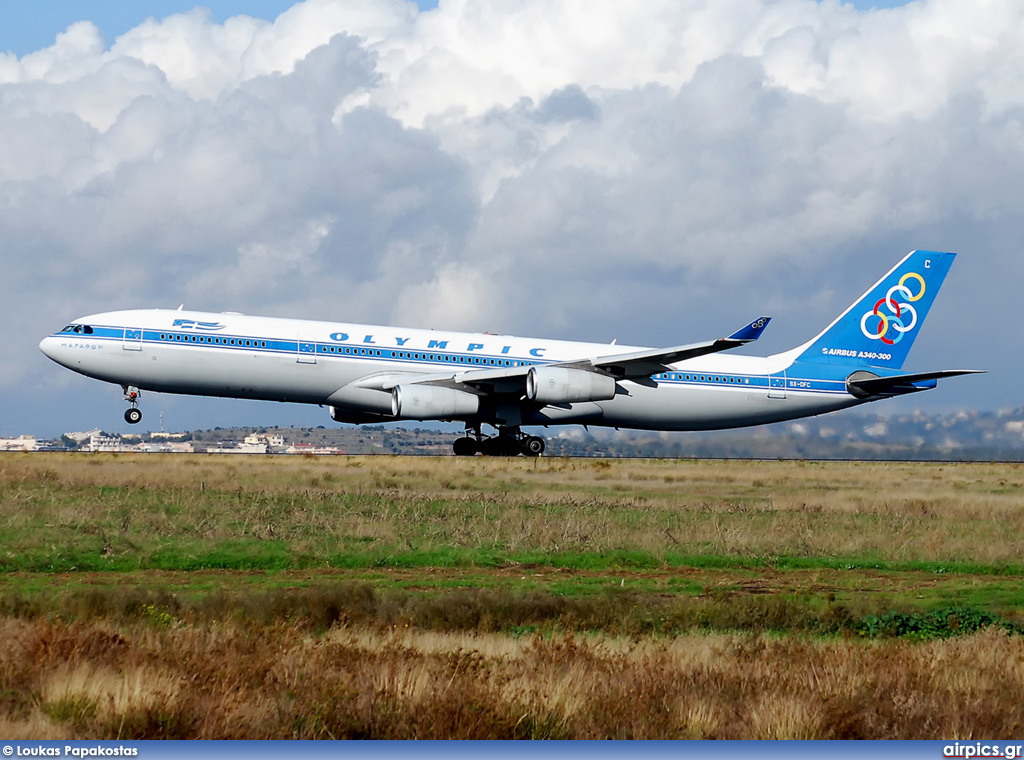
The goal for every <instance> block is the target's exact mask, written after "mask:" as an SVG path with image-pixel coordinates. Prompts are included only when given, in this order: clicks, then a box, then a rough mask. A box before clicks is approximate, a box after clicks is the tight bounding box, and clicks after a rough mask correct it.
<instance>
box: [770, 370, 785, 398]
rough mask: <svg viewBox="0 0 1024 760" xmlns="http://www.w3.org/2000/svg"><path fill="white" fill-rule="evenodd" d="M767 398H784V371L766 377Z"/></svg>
mask: <svg viewBox="0 0 1024 760" xmlns="http://www.w3.org/2000/svg"><path fill="white" fill-rule="evenodd" d="M768 398H786V370H782V371H781V372H776V373H775V374H774V375H769V376H768Z"/></svg>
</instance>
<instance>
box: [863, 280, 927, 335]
mask: <svg viewBox="0 0 1024 760" xmlns="http://www.w3.org/2000/svg"><path fill="white" fill-rule="evenodd" d="M908 280H917V284H918V285H919V286H920V287H921V289H920V290H919V291H918V292H917V294H916V295H915V294H914V293H913V292H912V291H911V289H910V288H909V287H907V281H908ZM896 293H899V295H900V296H902V297H903V298H905V299H906V301H903V302H897V301H895V300H894V299H893V295H895V294H896ZM923 295H924V277H922V276H921V275H919V274H918V273H917V272H907V273H906V274H905V275H903V276H902V277H901V278H900V282H899V284H898V285H893V286H892V287H891V288H889V292H888V293H886V294H885V298H882V299H880V300H879V301H878V303H876V304H875V308H874V309H872V310H871V311H867V312H865V313H864V316H863V317H861V318H860V331H861V332H862V333H864V337H865V338H870V339H871V340H880V341H882V342H883V343H885V344H886V345H889V346H894V345H896V344H897V343H899V342H900V341H901V340H903V336H904V334H906V333H908V332H910V331H911V330H913V329H914V327H915V325H917V310H916V309H915V308H914V307H913V306H911V305H910V304H911V303H913V302H914V301H919V300H920V299H921V296H923ZM883 304H885V308H886V309H887V310H888V314H886V313H885V312H883V311H880V309H881V307H882V305H883ZM872 318H877V319H878V322H877V323H876V324H875V325H874V328H875V329H874V332H872V331H871V330H870V329H868V320H870V319H872ZM905 319H909V320H910V324H907V323H906V321H904V320H905ZM890 329H892V330H895V331H896V337H894V338H889V337H887V335H888V333H889V330H890Z"/></svg>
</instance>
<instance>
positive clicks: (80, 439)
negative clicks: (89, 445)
mask: <svg viewBox="0 0 1024 760" xmlns="http://www.w3.org/2000/svg"><path fill="white" fill-rule="evenodd" d="M102 433H103V431H102V430H99V429H97V430H90V431H89V432H88V433H65V434H64V437H65V438H67V439H69V440H72V441H74V442H75V443H77V444H78V445H79V446H81V445H82V444H83V443H85V442H86V441H88V440H89V439H90V438H92V437H93V436H94V435H101V434H102Z"/></svg>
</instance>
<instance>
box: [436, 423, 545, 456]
mask: <svg viewBox="0 0 1024 760" xmlns="http://www.w3.org/2000/svg"><path fill="white" fill-rule="evenodd" d="M452 451H453V452H455V456H457V457H471V456H474V455H476V454H483V455H484V456H487V457H515V456H519V455H520V454H522V455H524V456H528V457H539V456H540V455H541V454H543V453H544V439H543V438H538V437H537V436H535V435H526V434H525V433H523V432H522V431H521V430H520V429H519V428H517V427H499V428H498V434H497V435H494V436H485V435H482V434H481V433H480V428H479V426H478V427H475V428H469V427H467V428H466V435H465V436H463V437H462V438H456V439H455V443H453V444H452Z"/></svg>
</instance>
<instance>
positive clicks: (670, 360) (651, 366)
mask: <svg viewBox="0 0 1024 760" xmlns="http://www.w3.org/2000/svg"><path fill="white" fill-rule="evenodd" d="M769 321H771V317H758V318H757V319H755V320H754V321H753V322H750V323H749V324H747V325H745V326H744V327H743V328H742V329H740V330H737V331H736V332H734V333H733V334H732V335H730V336H729V337H727V338H718V339H717V340H709V341H705V342H703V343H691V344H689V345H686V346H676V347H674V348H653V349H648V350H645V351H635V352H632V353H625V354H611V355H609V356H602V357H598V358H596V359H581V360H574V361H569V362H554V363H551V364H548V365H547V366H550V367H565V368H567V369H580V370H585V371H589V372H598V373H601V374H605V375H611V376H613V377H615V378H619V379H627V378H630V379H636V378H643V377H650V376H651V375H656V374H658V373H659V372H666V371H668V369H669V366H668V365H670V364H675V363H676V362H681V361H685V360H687V359H693V358H694V357H697V356H704V355H705V354H712V353H715V352H718V351H726V350H728V349H730V348H736V347H737V346H742V345H744V344H746V343H750V342H752V341H755V340H757V339H758V338H759V337H761V333H763V332H764V329H765V327H767V326H768V322H769ZM529 371H530V367H529V366H520V367H489V368H487V369H466V370H454V371H452V372H438V373H421V374H417V373H381V374H376V375H369V376H367V377H364V378H361V379H360V380H356V381H355V383H353V385H356V386H358V387H360V388H367V389H373V390H379V391H387V392H390V391H391V390H392V389H394V387H395V386H397V385H399V384H403V383H404V384H417V385H420V384H422V385H439V386H443V387H447V388H454V389H456V390H462V391H467V392H469V393H475V394H477V395H482V396H483V395H491V394H521V393H523V392H524V391H525V388H526V375H527V373H528V372H529Z"/></svg>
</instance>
